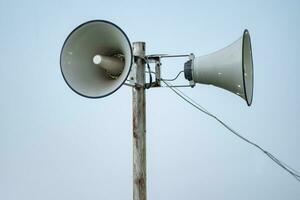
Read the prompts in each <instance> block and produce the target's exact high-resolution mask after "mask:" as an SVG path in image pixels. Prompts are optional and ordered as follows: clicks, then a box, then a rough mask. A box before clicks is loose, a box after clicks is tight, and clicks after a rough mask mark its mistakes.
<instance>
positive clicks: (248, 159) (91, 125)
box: [0, 0, 300, 200]
mask: <svg viewBox="0 0 300 200" xmlns="http://www.w3.org/2000/svg"><path fill="white" fill-rule="evenodd" d="M299 11H300V3H299V1H284V2H283V1H258V0H257V1H241V0H237V1H226V2H225V1H222V2H221V1H209V2H208V1H207V2H204V1H175V0H173V1H119V2H117V1H101V0H97V1H91V0H85V1H74V0H73V1H62V0H51V1H44V2H43V1H38V0H28V1H14V0H10V1H8V0H7V1H4V0H1V1H0V27H1V29H0V44H1V45H0V53H1V54H0V55H1V56H0V58H1V62H0V63H1V64H0V91H1V98H0V199H3V200H21V199H22V200H41V199H42V200H53V199H56V200H66V199H72V200H81V199H89V200H92V199H95V200H96V199H105V200H117V199H132V124H131V118H132V111H131V109H132V106H131V88H129V87H126V86H123V87H122V88H121V89H120V90H118V91H117V92H116V93H114V94H113V95H111V96H108V97H107V98H103V99H97V100H91V99H86V98H83V97H81V96H79V95H77V94H75V93H74V92H73V91H71V90H70V89H69V88H68V86H67V85H66V84H65V82H64V80H63V78H62V76H61V72H60V67H59V56H60V50H61V47H62V45H63V42H64V40H65V38H66V37H67V35H68V34H69V33H70V32H71V31H72V30H73V29H74V28H75V27H76V26H78V25H79V24H81V23H83V22H85V21H88V20H92V19H105V20H109V21H112V22H114V23H115V24H117V25H118V26H120V27H121V28H122V29H123V30H124V31H125V32H126V33H127V35H128V37H129V39H130V41H131V42H134V41H145V42H146V45H147V47H146V49H147V53H148V54H154V53H169V54H186V53H194V54H195V55H198V56H199V55H203V54H208V53H211V52H214V51H216V50H218V49H220V48H223V47H224V46H227V45H228V44H230V43H231V42H233V41H235V40H236V39H238V38H239V37H240V36H241V35H242V33H243V30H244V29H245V28H247V29H249V31H250V34H251V39H252V49H253V59H254V77H255V79H254V82H255V85H254V98H253V104H252V106H251V107H247V105H246V102H245V101H244V100H243V99H241V98H239V97H238V96H235V95H233V94H232V93H230V92H227V91H225V90H222V89H219V88H214V87H212V86H205V85H197V86H196V87H195V88H193V89H191V88H186V89H183V91H184V92H185V93H186V94H188V95H190V96H191V97H192V98H194V99H195V100H197V101H198V102H199V103H200V104H201V105H203V106H204V107H206V108H207V109H208V110H209V111H211V112H212V113H214V114H216V115H217V116H219V117H220V118H221V119H223V120H224V121H225V122H227V123H228V124H229V125H231V126H232V127H233V128H234V129H236V130H238V131H239V132H240V133H241V134H242V135H244V136H246V137H247V138H249V139H251V140H253V141H255V142H257V143H258V144H260V145H261V146H263V147H264V148H265V149H267V150H269V151H270V152H272V153H273V154H274V155H276V156H277V157H278V158H279V159H281V160H282V161H284V162H286V163H289V164H290V165H291V166H293V167H294V168H295V169H298V170H300V159H299V153H300V147H299V141H300V134H299V130H300V118H299V113H300V105H299V102H300V94H299V91H300V89H299V74H300V66H299V52H300V37H299V35H300V28H299V27H300V12H299ZM185 61H186V60H185V59H171V60H164V62H163V66H162V67H163V77H165V78H168V77H173V76H174V75H176V74H177V73H178V72H179V71H180V70H182V67H183V63H184V62H185ZM179 83H186V82H185V81H184V80H183V79H182V78H181V81H179ZM147 156H148V158H147V159H148V161H147V162H148V163H147V164H148V166H147V167H148V168H147V172H148V175H147V176H148V181H147V183H148V199H149V200H151V199H155V200H166V199H178V200H180V199H182V200H183V199H189V200H198V199H224V200H235V199H236V200H238V199H244V200H250V199H251V200H252V199H256V200H266V199H270V200H271V199H272V200H282V199H289V200H297V199H299V196H300V183H299V182H297V181H296V180H295V179H294V178H293V177H292V176H290V175H289V174H288V173H287V172H285V171H283V170H282V169H281V168H280V167H279V166H277V165H276V164H274V163H273V162H272V161H271V160H270V159H269V158H267V157H266V156H265V155H263V154H262V153H261V152H260V151H259V150H257V149H255V148H254V147H252V146H249V145H248V144H246V143H245V142H243V141H241V140H240V139H238V138H236V137H235V136H233V135H232V134H231V133H230V132H228V131H227V130H226V129H224V128H223V127H222V126H221V125H219V124H218V123H217V122H216V121H214V120H213V119H211V118H209V117H208V116H205V115H204V114H202V113H200V112H198V111H197V110H195V109H194V108H193V107H191V106H190V105H188V104H187V103H185V102H184V101H182V100H181V99H180V98H178V97H177V96H176V95H175V94H174V93H173V92H172V91H171V90H169V89H167V88H161V89H151V90H147Z"/></svg>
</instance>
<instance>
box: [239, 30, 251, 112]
mask: <svg viewBox="0 0 300 200" xmlns="http://www.w3.org/2000/svg"><path fill="white" fill-rule="evenodd" d="M242 47H243V48H242V66H243V67H242V73H243V74H242V75H243V84H244V94H245V99H246V102H247V105H248V106H251V104H252V99H253V59H252V48H251V38H250V34H249V31H248V30H247V29H245V30H244V34H243V44H242Z"/></svg>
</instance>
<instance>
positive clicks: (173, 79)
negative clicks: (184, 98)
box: [160, 71, 184, 81]
mask: <svg viewBox="0 0 300 200" xmlns="http://www.w3.org/2000/svg"><path fill="white" fill-rule="evenodd" d="M183 72H184V71H180V72H179V73H178V74H177V76H175V78H172V79H164V78H161V79H160V80H164V81H175V80H176V79H177V78H178V77H179V75H180V74H181V73H183Z"/></svg>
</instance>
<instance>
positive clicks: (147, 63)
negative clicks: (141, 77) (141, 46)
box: [139, 57, 153, 89]
mask: <svg viewBox="0 0 300 200" xmlns="http://www.w3.org/2000/svg"><path fill="white" fill-rule="evenodd" d="M139 58H141V59H143V60H144V61H145V63H146V65H147V68H148V73H149V83H147V84H145V88H146V89H149V88H151V86H152V82H153V80H152V74H151V73H152V72H151V68H150V65H149V62H148V60H147V59H146V58H144V57H139Z"/></svg>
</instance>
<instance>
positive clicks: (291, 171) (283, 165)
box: [162, 80, 300, 182]
mask: <svg viewBox="0 0 300 200" xmlns="http://www.w3.org/2000/svg"><path fill="white" fill-rule="evenodd" d="M162 81H163V82H164V83H165V84H166V85H167V86H168V88H170V89H171V90H172V91H173V92H175V93H176V94H177V95H178V96H179V97H181V98H182V99H183V100H185V101H186V102H187V103H189V104H191V105H192V106H193V107H195V108H196V109H198V110H199V111H201V112H203V113H205V114H207V115H208V116H210V117H212V118H214V119H215V120H217V121H218V122H219V123H220V124H222V125H223V126H224V127H225V128H226V129H228V130H229V131H230V132H232V133H233V134H234V135H236V136H237V137H239V138H240V139H242V140H244V141H245V142H247V143H249V144H251V145H252V146H254V147H256V148H258V149H259V150H261V151H262V152H263V153H264V154H266V155H267V156H268V157H269V158H270V159H271V160H273V161H274V162H275V163H276V164H277V165H279V166H280V167H281V168H282V169H284V170H285V171H287V172H288V173H289V174H291V175H292V176H293V177H294V178H295V179H296V180H297V181H299V182H300V173H299V172H298V171H297V170H295V169H293V168H292V167H290V166H289V165H287V164H286V163H284V162H282V161H280V160H278V159H277V158H276V157H275V156H274V155H272V154H271V153H270V152H268V151H266V150H265V149H263V148H262V147H260V146H259V145H258V144H256V143H254V142H252V141H250V140H248V139H247V138H245V137H244V136H242V135H240V134H239V133H238V132H237V131H235V130H233V129H232V128H231V127H230V126H228V125H227V124H226V123H225V122H223V121H222V120H220V119H219V118H218V117H216V116H215V115H213V114H212V113H210V112H209V111H207V110H206V109H205V108H203V107H202V106H201V105H200V104H198V103H197V102H196V101H194V100H193V99H191V98H190V97H188V96H187V95H185V94H184V93H183V92H182V91H180V90H179V89H177V88H174V87H172V85H171V84H170V83H167V82H166V81H164V80H162Z"/></svg>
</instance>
